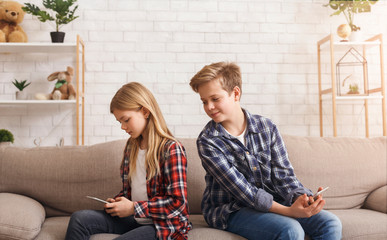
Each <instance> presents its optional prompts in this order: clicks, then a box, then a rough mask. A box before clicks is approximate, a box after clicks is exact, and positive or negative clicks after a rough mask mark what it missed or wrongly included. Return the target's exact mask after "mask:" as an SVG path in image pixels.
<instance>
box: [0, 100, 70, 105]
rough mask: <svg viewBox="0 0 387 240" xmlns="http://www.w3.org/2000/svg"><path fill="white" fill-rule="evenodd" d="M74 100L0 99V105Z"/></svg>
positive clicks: (55, 102) (54, 102)
mask: <svg viewBox="0 0 387 240" xmlns="http://www.w3.org/2000/svg"><path fill="white" fill-rule="evenodd" d="M75 103H76V100H0V104H1V105H18V104H23V105H25V104H75Z"/></svg>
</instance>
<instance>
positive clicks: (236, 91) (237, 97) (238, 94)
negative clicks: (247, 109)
mask: <svg viewBox="0 0 387 240" xmlns="http://www.w3.org/2000/svg"><path fill="white" fill-rule="evenodd" d="M232 91H233V93H234V100H235V101H239V100H240V99H241V89H240V88H239V87H238V86H235V87H234V89H233V90H232Z"/></svg>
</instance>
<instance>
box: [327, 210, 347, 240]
mask: <svg viewBox="0 0 387 240" xmlns="http://www.w3.org/2000/svg"><path fill="white" fill-rule="evenodd" d="M342 229H343V226H342V224H341V221H340V219H339V218H338V217H337V216H336V215H333V214H332V217H331V218H330V219H329V221H327V223H326V231H331V232H332V233H333V234H334V235H336V236H340V237H341V234H342ZM337 239H339V238H337Z"/></svg>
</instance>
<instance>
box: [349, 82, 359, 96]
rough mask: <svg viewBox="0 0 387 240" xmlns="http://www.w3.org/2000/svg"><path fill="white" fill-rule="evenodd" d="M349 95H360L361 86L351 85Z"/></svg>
mask: <svg viewBox="0 0 387 240" xmlns="http://www.w3.org/2000/svg"><path fill="white" fill-rule="evenodd" d="M348 94H359V86H358V85H357V84H349V92H348Z"/></svg>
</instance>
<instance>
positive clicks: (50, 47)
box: [0, 35, 85, 145]
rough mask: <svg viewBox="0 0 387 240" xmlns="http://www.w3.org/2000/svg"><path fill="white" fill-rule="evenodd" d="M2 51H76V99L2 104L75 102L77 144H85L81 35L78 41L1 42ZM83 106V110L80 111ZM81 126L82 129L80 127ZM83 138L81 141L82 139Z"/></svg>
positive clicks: (83, 66) (4, 102)
mask: <svg viewBox="0 0 387 240" xmlns="http://www.w3.org/2000/svg"><path fill="white" fill-rule="evenodd" d="M0 53H2V54H13V53H21V54H23V53H47V54H48V53H74V54H76V76H75V80H76V86H75V87H76V93H77V96H76V99H75V100H0V106H1V105H33V104H39V105H44V104H75V105H76V135H77V141H76V142H77V145H80V142H81V143H82V145H84V144H85V140H84V135H85V127H84V123H85V121H84V119H85V44H84V42H83V40H82V39H81V38H80V36H79V35H78V36H77V41H76V43H40V42H39V43H36V42H35V43H34V42H32V43H1V44H0ZM80 108H81V111H80ZM80 128H81V129H80ZM80 139H81V141H80Z"/></svg>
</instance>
